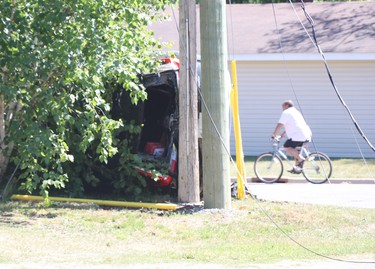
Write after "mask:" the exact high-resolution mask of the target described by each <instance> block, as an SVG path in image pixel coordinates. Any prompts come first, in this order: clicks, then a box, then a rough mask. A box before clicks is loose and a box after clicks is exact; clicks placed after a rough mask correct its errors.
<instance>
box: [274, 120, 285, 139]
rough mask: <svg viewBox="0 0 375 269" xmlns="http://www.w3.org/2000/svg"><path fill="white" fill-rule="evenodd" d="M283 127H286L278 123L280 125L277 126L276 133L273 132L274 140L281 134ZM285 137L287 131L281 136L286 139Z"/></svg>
mask: <svg viewBox="0 0 375 269" xmlns="http://www.w3.org/2000/svg"><path fill="white" fill-rule="evenodd" d="M283 127H284V125H283V124H281V123H278V124H277V125H276V128H275V131H274V132H273V135H272V138H275V137H276V136H277V135H278V134H279V132H280V130H281V129H282V128H283ZM284 136H285V131H284V132H283V133H282V134H281V137H284Z"/></svg>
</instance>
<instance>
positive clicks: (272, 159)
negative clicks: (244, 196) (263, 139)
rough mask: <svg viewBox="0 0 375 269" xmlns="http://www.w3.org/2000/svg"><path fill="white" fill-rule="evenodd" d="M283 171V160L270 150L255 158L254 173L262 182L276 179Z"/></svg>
mask: <svg viewBox="0 0 375 269" xmlns="http://www.w3.org/2000/svg"><path fill="white" fill-rule="evenodd" d="M283 171H284V166H283V162H282V161H281V159H280V157H279V156H277V155H275V154H273V153H272V152H269V153H262V154H260V155H259V156H258V157H257V158H256V159H255V162H254V172H255V175H256V176H257V177H258V178H259V180H261V181H262V182H264V183H274V182H276V181H278V180H279V179H280V178H281V176H282V174H283Z"/></svg>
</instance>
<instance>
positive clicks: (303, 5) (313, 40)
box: [289, 0, 375, 152]
mask: <svg viewBox="0 0 375 269" xmlns="http://www.w3.org/2000/svg"><path fill="white" fill-rule="evenodd" d="M289 2H290V4H291V5H292V7H293V9H294V12H295V13H296V11H295V8H294V5H293V3H292V1H291V0H289ZM301 8H302V10H303V12H304V14H305V17H306V19H307V20H308V22H309V23H310V26H311V31H312V38H311V36H310V35H309V34H308V31H307V29H306V27H305V26H304V24H303V23H302V21H301V20H300V19H299V17H298V19H299V20H300V23H301V25H302V26H303V28H304V30H305V32H306V33H307V34H308V36H309V37H310V39H311V40H312V42H313V44H314V45H315V47H316V48H317V50H318V52H319V54H320V56H321V57H322V59H323V62H324V66H325V68H326V71H327V75H328V77H329V80H330V82H331V85H332V87H333V89H334V90H335V93H336V95H337V97H338V98H339V100H340V102H341V104H342V105H343V106H344V108H345V109H346V111H347V113H348V115H349V116H350V118H351V120H352V122H353V124H354V126H355V127H356V129H357V131H358V133H359V134H360V135H361V136H362V138H363V139H364V140H365V141H366V143H367V144H368V146H369V147H370V148H371V149H372V150H373V151H374V152H375V147H374V146H373V145H372V144H371V142H370V141H369V140H368V138H367V137H366V135H365V134H364V132H363V131H362V129H361V127H360V126H359V124H358V123H357V121H356V119H355V118H354V116H353V114H352V113H351V111H350V109H349V107H348V106H347V105H346V103H345V101H344V99H343V98H342V96H341V94H340V92H339V90H338V89H337V87H336V85H335V83H334V81H333V78H332V75H331V71H330V69H329V66H328V63H327V60H326V58H325V56H324V53H323V51H322V49H321V48H320V46H319V44H318V40H317V38H316V34H315V23H314V20H313V19H312V17H311V16H310V14H309V13H308V12H307V11H306V7H305V3H304V2H303V0H301Z"/></svg>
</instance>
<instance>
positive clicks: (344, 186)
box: [247, 181, 375, 268]
mask: <svg viewBox="0 0 375 269" xmlns="http://www.w3.org/2000/svg"><path fill="white" fill-rule="evenodd" d="M336 183H337V184H334V183H331V184H329V183H325V184H311V183H307V182H306V183H274V184H264V183H248V184H247V186H248V189H249V190H250V192H251V193H252V194H253V195H255V196H256V197H257V198H258V199H263V200H269V201H287V202H295V203H308V204H321V205H333V206H343V207H358V208H374V209H375V183H371V181H366V182H364V183H362V184H353V183H351V182H350V181H342V182H336ZM374 268H375V266H374Z"/></svg>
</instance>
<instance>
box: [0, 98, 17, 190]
mask: <svg viewBox="0 0 375 269" xmlns="http://www.w3.org/2000/svg"><path fill="white" fill-rule="evenodd" d="M5 106H6V104H5V101H4V96H3V95H2V94H0V184H1V183H2V181H3V180H4V176H5V172H6V170H7V167H8V164H9V158H10V156H11V154H12V151H13V148H14V143H13V141H6V137H7V136H8V135H9V134H7V133H6V126H10V122H11V121H12V120H13V116H14V113H15V112H17V111H19V110H20V109H21V105H20V103H19V102H12V103H10V104H9V106H8V107H7V109H5ZM4 117H6V118H4Z"/></svg>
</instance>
